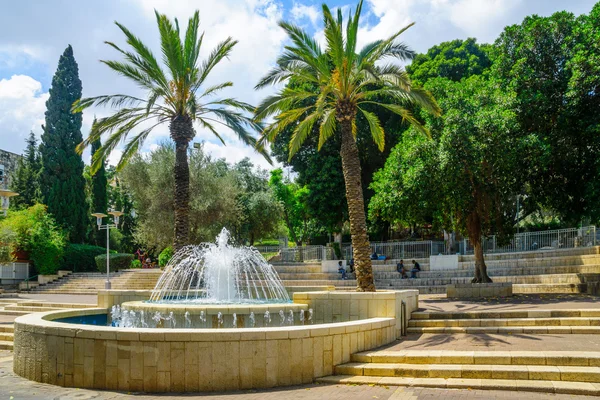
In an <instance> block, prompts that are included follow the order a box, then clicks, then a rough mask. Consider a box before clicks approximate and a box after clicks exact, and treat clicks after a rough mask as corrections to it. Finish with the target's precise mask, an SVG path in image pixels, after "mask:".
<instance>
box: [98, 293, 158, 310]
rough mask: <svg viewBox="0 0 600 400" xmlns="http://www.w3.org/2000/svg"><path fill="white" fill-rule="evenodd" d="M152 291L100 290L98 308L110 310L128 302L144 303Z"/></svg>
mask: <svg viewBox="0 0 600 400" xmlns="http://www.w3.org/2000/svg"><path fill="white" fill-rule="evenodd" d="M151 294H152V290H98V307H101V308H106V309H109V308H111V307H112V306H114V305H117V304H122V303H125V302H126V301H144V300H148V299H149V298H150V295H151Z"/></svg>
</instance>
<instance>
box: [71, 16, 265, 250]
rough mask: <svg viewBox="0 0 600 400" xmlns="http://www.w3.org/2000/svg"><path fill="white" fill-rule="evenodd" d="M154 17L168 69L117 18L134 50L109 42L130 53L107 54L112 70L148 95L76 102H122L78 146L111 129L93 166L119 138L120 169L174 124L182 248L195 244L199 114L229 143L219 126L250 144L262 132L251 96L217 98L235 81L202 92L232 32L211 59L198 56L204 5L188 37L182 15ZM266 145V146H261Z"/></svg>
mask: <svg viewBox="0 0 600 400" xmlns="http://www.w3.org/2000/svg"><path fill="white" fill-rule="evenodd" d="M156 21H157V24H158V29H159V32H160V42H161V49H162V53H163V64H164V67H166V71H165V68H164V67H163V66H161V65H160V64H159V62H158V60H157V59H156V58H155V56H154V55H153V53H152V51H151V50H150V49H149V48H148V47H147V46H146V45H145V44H144V43H142V42H141V40H140V39H139V38H138V37H136V36H135V35H134V34H133V33H131V32H130V31H129V30H128V29H127V28H126V27H125V26H123V25H121V24H119V23H116V24H117V26H118V27H119V29H121V31H122V32H123V33H124V34H125V36H126V38H127V44H128V45H130V46H131V51H128V50H123V49H121V48H120V47H119V46H117V45H116V44H114V43H110V42H108V45H110V46H111V47H113V48H114V49H115V50H117V51H118V52H119V53H120V54H121V55H122V56H123V57H124V58H125V61H123V62H121V61H102V62H103V63H104V64H106V65H107V66H108V67H109V68H111V69H112V70H113V71H115V72H117V73H118V74H120V75H122V76H125V77H126V78H129V79H131V80H132V81H134V82H135V83H136V84H137V85H138V86H140V87H141V88H143V89H144V90H146V92H147V95H146V97H145V98H138V97H134V96H129V95H124V94H116V95H107V96H99V97H93V98H87V99H81V100H80V101H79V102H78V103H77V104H76V106H75V107H74V110H75V111H81V110H83V109H85V108H87V107H90V106H92V105H110V106H113V107H117V108H120V110H119V111H117V112H115V113H114V114H113V115H111V116H109V117H106V118H101V119H99V120H98V121H97V123H96V124H95V125H94V126H93V127H92V131H91V132H90V135H89V136H88V138H87V139H86V140H85V141H83V142H82V143H81V144H80V145H79V146H78V149H79V151H82V150H83V149H84V148H85V147H86V146H88V145H90V144H91V143H93V142H94V141H96V140H98V138H100V136H101V135H102V134H103V133H110V136H109V138H108V139H107V140H106V142H105V143H104V146H102V147H101V149H100V150H99V151H98V152H96V153H95V155H94V158H93V160H92V172H95V171H96V170H98V168H100V166H101V164H102V163H103V160H105V159H106V157H107V156H108V155H109V154H110V153H111V151H112V150H114V149H115V148H116V147H117V146H118V144H119V143H121V142H126V145H125V148H124V150H123V156H122V158H121V160H120V162H119V164H118V166H117V169H121V168H122V167H123V166H124V165H125V164H126V163H127V162H128V160H130V159H131V157H132V156H133V155H134V154H135V153H136V152H137V151H138V149H139V148H140V147H141V146H142V144H143V143H144V141H145V140H146V138H147V137H148V135H149V134H150V132H151V131H152V130H153V129H154V128H155V127H156V126H159V125H162V124H164V123H168V124H169V131H170V134H171V139H173V142H174V143H175V149H174V150H175V154H176V162H175V163H174V164H173V166H174V168H173V177H174V181H175V185H174V187H173V190H174V193H175V194H174V201H175V203H174V207H172V208H170V209H171V210H172V211H174V213H175V224H174V229H175V233H174V235H173V240H174V247H175V249H179V248H180V247H182V246H184V245H186V244H189V235H190V212H191V209H190V206H191V205H190V170H189V165H188V148H189V143H190V142H191V141H192V140H193V138H194V136H195V134H196V132H195V129H194V122H196V123H197V124H198V125H199V126H200V127H202V128H204V129H207V130H209V131H210V132H212V133H213V134H214V135H215V136H216V137H217V138H219V139H220V140H221V141H222V142H223V143H224V141H223V139H222V137H221V135H220V134H219V132H218V131H217V128H216V126H223V127H226V128H228V129H231V130H233V131H234V132H235V133H236V134H237V135H238V137H239V138H240V140H242V141H243V142H244V143H247V144H249V145H251V146H255V145H256V139H254V138H253V137H252V135H251V133H250V132H249V130H253V129H258V128H260V127H259V126H258V125H257V124H255V123H254V122H253V121H252V120H251V119H249V118H247V117H246V116H244V112H246V111H252V110H253V107H252V106H250V105H249V104H246V103H243V102H240V101H238V100H235V99H233V98H223V99H214V98H212V96H214V95H215V94H216V93H218V92H219V91H220V90H222V89H224V88H227V87H230V86H232V85H233V84H232V83H231V82H223V83H220V84H217V85H214V86H210V87H208V88H205V89H204V91H203V92H202V93H201V94H200V93H199V91H200V88H201V87H202V86H203V84H204V83H205V81H206V79H207V77H208V76H209V75H210V73H211V72H212V70H213V69H214V67H215V66H216V65H218V64H219V62H220V61H222V60H223V59H224V58H226V57H228V56H229V55H230V54H231V51H232V49H233V47H234V46H235V45H236V43H237V41H235V40H233V39H232V38H227V39H226V40H225V41H223V42H221V43H219V44H218V45H217V47H216V48H215V49H214V50H213V51H212V52H211V53H210V54H209V56H208V58H207V59H206V60H204V61H203V62H200V58H199V57H200V50H201V45H202V40H203V38H204V34H199V30H198V27H199V23H200V22H199V21H200V18H199V12H198V11H196V12H195V13H194V15H193V17H192V18H190V20H189V22H188V26H187V30H186V32H185V35H184V38H183V40H182V37H181V32H180V30H179V23H178V21H177V20H176V19H175V24H173V23H172V22H171V21H170V20H169V19H168V18H167V16H166V15H162V14H159V13H158V12H156ZM140 124H143V125H142V126H144V127H143V128H141V130H140V131H138V132H136V133H135V134H134V135H133V137H131V138H128V137H129V136H130V133H131V132H132V131H133V130H135V128H136V127H139V126H140ZM217 124H218V125H217ZM259 148H260V146H259ZM260 151H262V152H263V154H265V153H264V151H263V150H260ZM265 156H266V154H265ZM169 186H170V185H169Z"/></svg>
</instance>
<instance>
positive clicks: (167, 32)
mask: <svg viewBox="0 0 600 400" xmlns="http://www.w3.org/2000/svg"><path fill="white" fill-rule="evenodd" d="M154 13H155V14H156V23H157V24H158V31H159V33H160V47H161V50H162V54H163V63H164V64H165V65H166V66H167V68H168V69H169V71H170V72H171V77H172V79H173V81H174V82H175V83H179V84H181V83H182V82H183V80H184V76H183V75H184V74H185V73H186V67H187V66H186V65H184V64H183V51H182V50H183V46H182V43H181V38H180V37H179V29H177V28H175V27H174V26H173V24H172V23H171V21H170V20H169V18H168V17H167V16H166V15H164V14H160V13H159V12H158V11H155V12H154ZM177 89H178V90H181V89H182V88H181V87H179V88H177Z"/></svg>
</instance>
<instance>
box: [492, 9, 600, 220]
mask: <svg viewBox="0 0 600 400" xmlns="http://www.w3.org/2000/svg"><path fill="white" fill-rule="evenodd" d="M599 14H600V6H599V5H596V6H595V7H594V9H593V10H592V12H591V13H590V15H589V16H583V17H581V18H578V19H577V18H575V16H574V15H573V14H571V13H567V12H558V13H555V14H553V15H552V16H550V17H539V16H536V15H533V16H530V17H527V18H525V19H524V21H523V22H522V23H521V24H520V25H513V26H509V27H507V28H505V29H504V31H503V32H502V34H501V35H500V37H499V38H498V40H497V41H496V44H495V53H496V54H495V58H496V60H495V62H494V67H493V74H494V75H495V76H496V77H498V78H499V79H500V80H501V82H502V84H503V86H505V87H508V88H511V89H512V90H514V91H515V92H516V96H517V98H516V104H515V110H516V112H517V119H518V122H519V124H520V126H521V129H522V130H523V131H525V132H527V133H529V134H531V135H534V136H535V138H537V140H538V141H539V142H540V143H541V144H543V145H541V146H538V148H537V151H536V152H534V153H532V154H530V155H526V156H528V157H529V158H530V160H531V162H530V164H529V165H530V168H529V170H528V173H529V176H528V180H527V181H528V182H529V185H528V186H529V188H530V191H529V193H528V195H529V196H528V199H529V201H531V202H535V203H539V204H542V205H547V206H549V207H551V208H552V209H554V210H556V211H558V212H559V213H560V214H561V216H562V217H563V218H564V220H565V221H566V222H569V223H571V224H573V223H577V222H579V221H580V219H581V218H582V217H586V216H588V217H595V218H600V206H599V205H598V201H597V194H598V193H600V181H599V180H598V179H597V177H598V173H599V171H600V161H599V158H598V152H599V151H600V135H599V132H600V131H599V129H600V114H598V113H597V112H593V111H591V110H597V109H598V108H599V106H600V96H599V80H598V79H599V78H598V72H599V71H600V64H599V62H598V59H599V56H600V52H599V50H600V49H599V47H598V33H599V31H598V25H599V23H600V22H599V21H600V17H599Z"/></svg>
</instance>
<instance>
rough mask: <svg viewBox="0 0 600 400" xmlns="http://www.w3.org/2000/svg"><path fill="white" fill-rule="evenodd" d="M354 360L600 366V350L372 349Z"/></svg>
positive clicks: (397, 362)
mask: <svg viewBox="0 0 600 400" xmlns="http://www.w3.org/2000/svg"><path fill="white" fill-rule="evenodd" d="M350 361H351V362H353V363H388V364H463V365H471V364H475V365H482V364H491V365H521V366H522V365H544V366H584V367H587V366H590V367H600V352H587V351H544V352H542V351H455V350H438V351H432V352H430V351H426V350H425V351H423V350H400V351H394V350H372V351H363V352H360V353H355V354H352V356H351V360H350Z"/></svg>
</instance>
